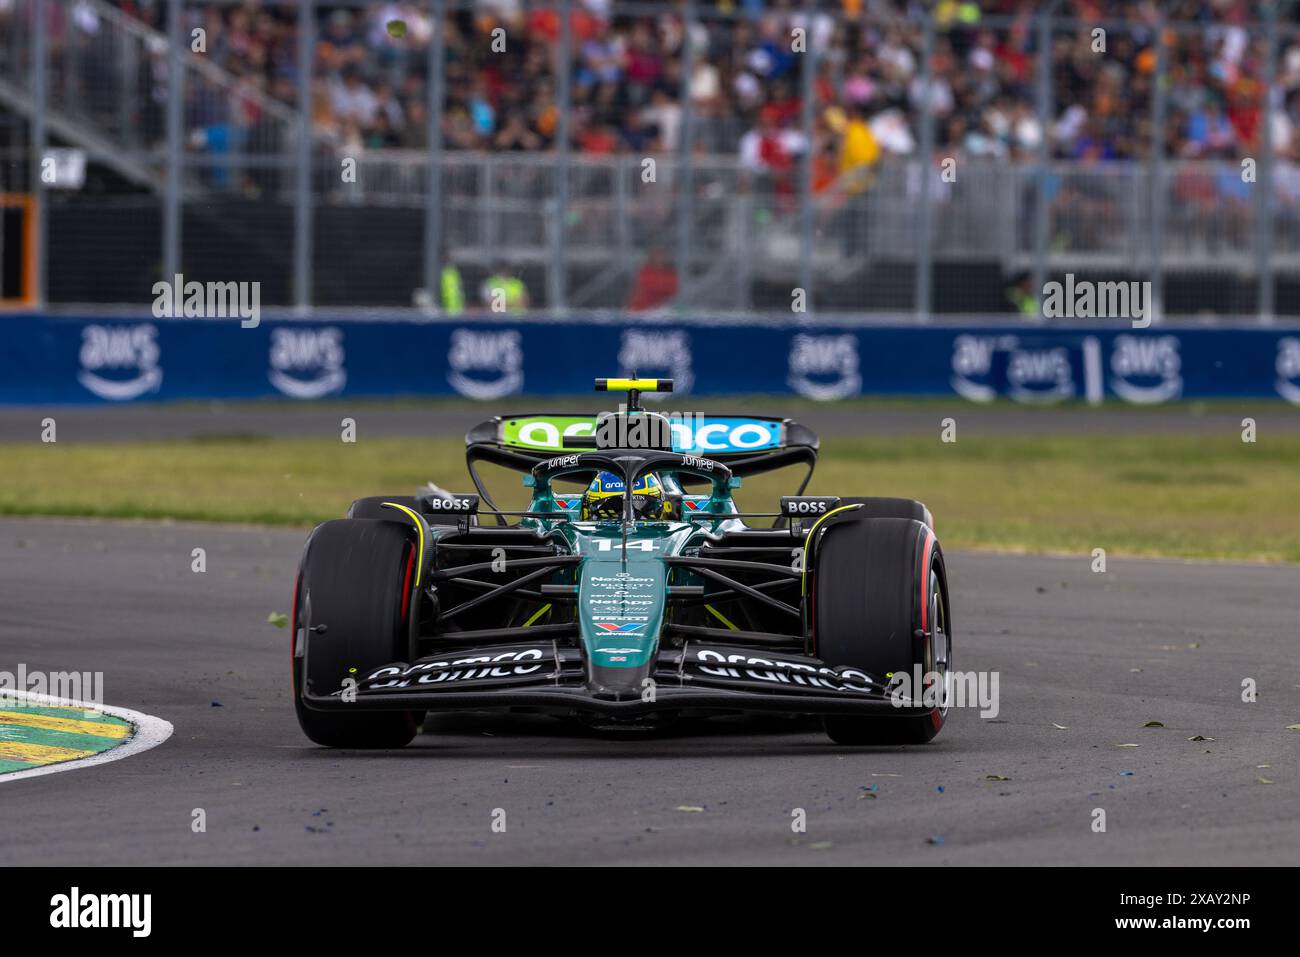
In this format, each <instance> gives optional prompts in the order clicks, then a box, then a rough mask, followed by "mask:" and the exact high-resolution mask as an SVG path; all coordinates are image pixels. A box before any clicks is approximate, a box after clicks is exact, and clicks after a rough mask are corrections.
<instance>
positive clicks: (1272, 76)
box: [1255, 3, 1278, 325]
mask: <svg viewBox="0 0 1300 957" xmlns="http://www.w3.org/2000/svg"><path fill="white" fill-rule="evenodd" d="M1277 13H1278V11H1277V4H1273V3H1266V4H1264V37H1265V39H1266V40H1267V41H1268V51H1267V53H1266V54H1265V56H1264V103H1263V111H1262V112H1263V115H1262V117H1261V121H1260V156H1259V169H1258V171H1257V172H1258V176H1257V180H1258V182H1256V184H1255V272H1256V280H1257V282H1258V287H1257V291H1256V294H1255V299H1256V302H1255V308H1256V312H1257V314H1258V316H1259V321H1260V322H1261V323H1263V324H1265V325H1267V324H1269V323H1271V322H1272V321H1273V314H1274V311H1275V304H1274V289H1273V122H1272V112H1273V87H1274V85H1275V84H1276V83H1277Z"/></svg>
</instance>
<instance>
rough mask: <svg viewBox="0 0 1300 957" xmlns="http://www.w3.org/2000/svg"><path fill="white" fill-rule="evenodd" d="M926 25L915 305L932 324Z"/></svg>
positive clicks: (930, 47) (929, 32)
mask: <svg viewBox="0 0 1300 957" xmlns="http://www.w3.org/2000/svg"><path fill="white" fill-rule="evenodd" d="M922 15H923V16H924V17H925V23H924V26H923V27H922V34H921V37H922V39H921V89H923V90H924V91H925V101H924V102H923V103H922V104H921V115H920V116H919V117H918V118H917V122H919V123H920V124H921V144H920V151H919V162H920V168H919V170H918V172H919V174H920V177H921V178H920V181H919V182H918V183H917V185H918V187H919V188H920V208H919V209H918V211H917V212H918V215H917V221H916V273H915V275H914V277H913V279H914V282H915V290H914V292H913V305H914V307H915V309H916V321H917V322H929V321H930V303H931V296H930V293H931V289H930V286H931V280H932V278H933V276H932V273H933V271H934V268H933V267H934V258H933V253H934V250H933V249H932V248H931V242H930V218H931V214H932V210H931V209H930V178H931V177H932V176H933V175H934V115H933V113H932V112H931V110H930V102H931V94H932V91H931V84H932V83H933V82H934V67H933V64H932V63H931V61H932V60H933V59H934V16H933V15H932V14H931V13H930V12H929V11H926V12H925V13H923V14H922Z"/></svg>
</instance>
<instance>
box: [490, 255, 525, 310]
mask: <svg viewBox="0 0 1300 957" xmlns="http://www.w3.org/2000/svg"><path fill="white" fill-rule="evenodd" d="M479 297H480V298H481V300H482V302H483V305H484V306H486V307H487V308H488V309H490V310H492V311H493V312H520V311H522V310H524V309H527V308H528V287H527V286H525V285H524V281H523V280H522V279H520V278H519V276H517V275H516V274H515V273H514V272H513V271H512V270H511V268H510V265H509V264H508V263H504V262H502V263H498V264H497V267H496V269H494V270H493V271H492V274H491V275H490V276H488V277H487V278H486V279H484V280H483V285H482V286H481V287H480V288H479ZM502 307H504V308H502Z"/></svg>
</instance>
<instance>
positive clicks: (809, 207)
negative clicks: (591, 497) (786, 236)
mask: <svg viewBox="0 0 1300 957" xmlns="http://www.w3.org/2000/svg"><path fill="white" fill-rule="evenodd" d="M804 10H805V11H806V12H805V17H806V20H805V23H804V29H805V31H806V34H807V35H806V36H805V37H804V54H803V61H802V64H803V70H802V72H801V74H800V77H799V79H800V94H799V96H800V101H801V102H800V104H799V105H800V117H799V118H800V122H801V124H802V127H803V138H804V151H803V162H802V164H801V168H800V171H799V173H800V175H799V226H800V228H799V288H800V289H802V290H803V301H804V304H805V308H806V309H807V311H808V312H809V313H811V312H813V227H814V215H815V210H814V208H813V134H814V132H815V130H814V128H813V127H814V114H815V109H814V104H813V98H814V96H816V89H817V88H816V77H817V45H816V44H815V43H814V42H813V29H814V21H815V18H816V16H817V5H816V2H815V0H807V2H806V3H805V4H804Z"/></svg>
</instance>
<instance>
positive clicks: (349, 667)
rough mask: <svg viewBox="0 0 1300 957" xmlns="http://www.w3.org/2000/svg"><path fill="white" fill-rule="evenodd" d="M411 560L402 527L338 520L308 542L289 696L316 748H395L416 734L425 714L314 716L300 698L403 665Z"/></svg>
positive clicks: (408, 541)
mask: <svg viewBox="0 0 1300 957" xmlns="http://www.w3.org/2000/svg"><path fill="white" fill-rule="evenodd" d="M415 559H416V556H415V549H414V545H413V544H412V542H411V538H410V535H409V534H408V532H407V529H406V528H405V527H403V526H402V525H400V524H398V523H395V522H388V521H375V520H372V519H340V520H336V521H332V522H326V523H325V524H323V525H321V526H319V527H317V528H316V530H315V531H314V532H312V534H311V538H309V539H308V540H307V546H306V548H305V549H304V551H303V558H302V564H301V565H300V566H299V572H298V585H297V589H296V593H295V595H294V603H293V609H294V610H293V618H294V620H293V622H292V627H293V635H294V642H295V647H294V654H293V691H294V707H295V709H296V710H297V713H298V724H299V725H300V726H301V727H302V730H303V732H304V733H305V734H306V735H307V737H309V738H310V739H311V740H312V741H315V742H316V743H317V744H322V745H325V746H326V747H331V748H400V747H403V746H404V745H406V744H409V743H410V741H411V739H412V738H414V737H415V735H416V732H417V731H419V729H420V723H421V722H422V721H423V719H424V715H423V712H419V711H362V710H359V708H360V706H358V710H357V711H356V712H355V713H349V711H348V710H347V709H346V706H345V708H344V709H343V710H339V711H315V710H312V709H311V708H308V707H307V706H306V704H305V703H304V702H303V700H302V696H303V688H304V687H306V688H307V689H308V690H310V691H311V693H312V694H314V695H330V694H333V693H334V692H336V691H338V690H339V689H340V688H341V687H342V686H343V681H344V679H346V678H349V677H350V678H353V679H355V680H360V679H361V678H362V677H363V676H364V675H365V674H366V672H367V671H370V670H372V669H374V668H378V667H381V666H383V665H386V664H389V663H391V662H395V661H405V660H406V659H407V657H408V633H409V632H408V628H409V618H410V615H411V613H412V609H411V605H412V601H413V599H412V596H411V591H410V589H411V583H412V574H413V570H414V569H413V566H414V562H415ZM303 643H309V645H308V646H307V647H306V649H305V650H306V651H307V652H308V659H307V660H308V662H309V665H310V668H311V674H309V675H308V674H304V671H303V660H304V659H303V657H302V655H301V652H302V651H303V650H304V648H303Z"/></svg>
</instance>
